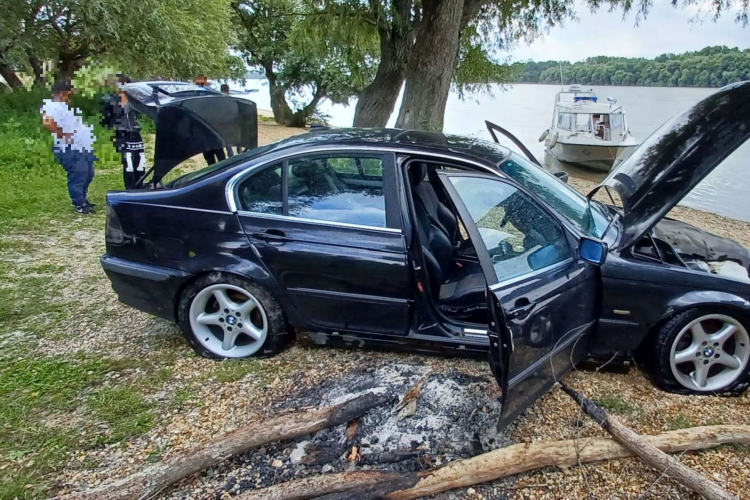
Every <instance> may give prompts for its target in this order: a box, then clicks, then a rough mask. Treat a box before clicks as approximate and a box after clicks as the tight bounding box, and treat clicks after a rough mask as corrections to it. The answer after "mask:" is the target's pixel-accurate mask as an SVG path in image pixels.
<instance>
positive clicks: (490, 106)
mask: <svg viewBox="0 0 750 500" xmlns="http://www.w3.org/2000/svg"><path fill="white" fill-rule="evenodd" d="M264 82H265V80H249V81H248V84H249V85H248V87H247V88H248V89H250V88H256V89H258V92H254V93H253V94H251V95H250V97H251V98H252V99H254V100H255V101H256V103H257V105H258V108H259V109H270V103H269V97H268V90H267V89H268V87H266V86H264ZM590 88H592V89H593V90H594V91H595V92H596V93H597V95H598V96H599V99H600V100H601V101H605V99H606V97H607V96H612V97H614V98H616V99H617V104H618V105H621V106H622V107H623V108H624V109H625V111H626V113H627V120H628V123H629V125H630V130H631V133H632V134H633V135H634V136H635V137H636V138H637V139H639V140H643V139H645V138H646V137H648V136H649V135H650V134H651V133H652V132H653V131H654V130H656V129H657V128H658V127H659V126H660V125H661V124H662V123H664V122H665V121H666V120H667V119H669V118H671V117H672V116H673V115H674V114H676V113H678V112H680V111H682V110H684V109H686V108H687V107H689V106H691V105H693V104H695V103H696V102H698V101H699V100H700V99H701V98H703V97H705V96H707V95H708V94H710V93H711V92H714V91H715V89H707V88H674V87H597V86H594V87H590ZM558 90H559V87H558V86H554V85H530V84H518V85H513V86H512V87H510V88H507V89H502V88H500V87H498V86H494V87H493V88H492V91H491V92H490V93H487V92H480V93H473V94H467V95H465V96H464V98H463V99H460V98H459V96H458V95H457V94H456V93H451V95H450V97H449V99H448V104H447V106H446V112H445V125H444V132H446V133H450V134H461V135H468V136H474V137H480V138H483V139H487V140H491V137H490V135H489V133H488V132H487V129H486V128H485V126H484V120H490V121H492V122H495V123H497V124H498V125H500V126H501V127H504V128H506V129H508V130H509V131H510V132H512V133H513V134H515V135H516V137H518V138H519V139H520V140H521V141H522V142H523V143H524V144H525V145H526V147H527V148H529V149H530V150H531V152H532V153H534V155H535V156H536V157H537V158H539V159H540V160H544V163H545V165H546V166H547V167H548V168H550V169H552V170H559V169H562V170H566V171H568V172H570V173H571V174H572V175H576V176H579V177H585V178H588V179H590V180H600V179H602V178H603V176H604V174H602V173H601V172H596V171H593V170H587V169H584V168H581V167H575V166H572V165H566V164H561V163H560V162H558V161H557V160H555V159H554V158H551V157H550V156H549V155H547V157H545V154H544V145H543V143H541V142H539V135H540V134H541V133H542V131H544V130H545V129H546V128H548V127H549V126H550V122H551V120H552V107H553V103H554V100H555V94H556V93H557V91H558ZM396 109H397V110H398V105H397V106H396ZM321 110H322V111H323V113H325V114H327V115H328V116H329V117H330V118H329V122H330V124H331V125H333V126H337V127H348V126H351V124H352V119H353V117H354V102H352V103H351V104H350V105H349V106H343V105H333V104H331V103H328V102H325V103H323V104H322V106H321ZM395 120H396V117H395V115H394V116H392V117H391V119H390V121H389V124H388V125H389V126H392V125H393V124H394V123H395ZM506 145H508V146H509V147H511V148H512V149H517V148H515V146H513V145H512V144H510V143H508V144H506ZM748 191H750V141H748V143H746V144H745V145H744V146H742V147H741V148H739V149H738V150H737V151H735V152H734V153H733V154H732V155H731V156H729V157H728V158H727V159H726V160H724V162H723V163H722V164H721V165H719V166H718V167H717V168H716V169H715V170H714V171H713V172H712V173H711V174H710V175H709V176H708V177H706V179H704V180H703V182H701V183H700V184H699V185H698V186H697V187H696V188H695V189H693V191H692V192H691V193H690V194H689V195H688V196H687V197H686V198H685V199H684V200H683V201H682V204H683V205H687V206H690V207H693V208H698V209H701V210H705V211H708V212H714V213H718V214H720V215H724V216H727V217H731V218H733V219H740V220H744V221H748V222H750V193H748Z"/></svg>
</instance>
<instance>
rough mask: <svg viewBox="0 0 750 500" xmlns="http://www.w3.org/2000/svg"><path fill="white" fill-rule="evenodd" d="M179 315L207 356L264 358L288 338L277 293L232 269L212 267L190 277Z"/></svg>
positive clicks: (193, 341) (198, 348)
mask: <svg viewBox="0 0 750 500" xmlns="http://www.w3.org/2000/svg"><path fill="white" fill-rule="evenodd" d="M177 317H178V323H179V325H180V328H181V329H182V332H183V334H184V335H185V338H186V339H187V341H188V343H189V344H190V345H191V346H192V348H193V349H194V350H195V352H196V353H198V354H199V355H200V356H204V357H207V358H214V359H228V358H246V357H250V356H252V357H256V358H266V357H270V356H273V355H275V354H277V353H279V352H280V351H281V350H282V349H283V347H284V345H285V343H286V341H287V339H288V338H289V331H288V328H287V323H286V318H285V316H284V313H283V311H282V309H281V307H280V306H279V303H278V302H277V301H276V299H275V298H274V297H273V295H271V293H270V292H269V291H268V290H266V289H265V288H264V287H262V286H260V285H258V284H257V283H254V282H252V281H250V280H248V279H246V278H243V277H240V276H236V275H233V274H227V273H211V274H208V275H205V276H201V277H199V278H198V279H196V280H195V281H193V282H192V283H190V284H189V285H188V286H187V287H186V288H185V290H184V291H183V292H182V294H181V296H180V301H179V304H178V310H177ZM225 341H226V342H227V343H226V344H225Z"/></svg>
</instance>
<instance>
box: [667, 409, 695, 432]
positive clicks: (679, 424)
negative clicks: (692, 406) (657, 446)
mask: <svg viewBox="0 0 750 500" xmlns="http://www.w3.org/2000/svg"><path fill="white" fill-rule="evenodd" d="M667 423H668V425H669V428H670V429H672V430H677V429H688V428H690V427H693V423H692V422H691V421H690V419H689V418H688V417H687V416H686V415H685V414H684V413H678V414H677V415H675V416H674V417H672V418H670V419H669V421H668V422H667Z"/></svg>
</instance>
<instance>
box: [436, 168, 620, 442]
mask: <svg viewBox="0 0 750 500" xmlns="http://www.w3.org/2000/svg"><path fill="white" fill-rule="evenodd" d="M438 176H439V178H440V180H441V182H442V184H443V185H444V186H445V189H446V192H447V193H448V195H449V196H450V197H451V200H452V201H453V203H454V204H455V206H456V208H457V210H458V213H459V216H460V217H461V221H462V223H463V225H464V227H465V228H466V232H467V233H468V235H469V238H470V239H471V241H472V243H473V244H474V247H475V248H476V252H477V256H478V258H479V261H480V264H481V268H482V272H483V273H484V276H485V278H486V280H487V302H488V304H487V307H488V336H489V340H490V365H491V367H492V371H493V374H494V375H495V377H496V378H497V380H498V383H499V384H500V386H501V387H502V414H501V418H500V421H499V423H498V426H499V427H503V426H505V425H507V424H508V423H510V422H511V421H512V420H513V419H515V418H516V417H517V416H518V415H519V414H520V413H521V412H523V411H524V410H525V409H527V408H528V407H529V406H531V405H532V404H533V403H534V402H535V401H536V400H537V399H539V398H540V397H541V396H542V395H544V393H546V392H547V391H548V390H549V389H550V388H551V387H552V386H553V385H554V384H555V382H556V380H558V379H559V378H560V377H562V376H563V375H565V374H566V373H567V372H568V371H570V370H571V369H572V367H573V366H574V365H575V364H576V363H578V362H579V361H581V360H582V359H584V358H585V357H586V356H587V355H588V353H589V350H590V346H591V342H592V336H593V334H594V332H595V329H596V324H597V318H598V315H599V304H600V297H601V293H600V287H601V281H600V278H599V270H598V267H597V264H601V262H602V261H603V259H604V258H605V256H606V246H604V245H603V244H601V243H600V242H596V241H593V240H589V239H587V238H581V242H579V241H578V238H577V237H576V236H575V235H573V234H572V233H571V232H570V231H569V230H567V229H566V228H565V227H564V226H563V224H561V222H560V220H559V219H558V218H557V217H556V216H555V215H554V214H552V213H551V212H549V211H548V210H547V209H546V208H545V207H544V206H543V205H542V204H540V203H538V202H537V201H536V200H535V199H534V198H533V197H532V196H530V195H529V194H527V193H526V192H524V191H523V190H522V189H521V188H519V187H518V186H517V185H514V184H513V183H511V182H509V181H507V180H506V179H502V178H500V177H498V176H494V175H488V174H483V173H475V172H448V171H443V172H439V173H438ZM582 244H586V245H587V246H588V245H589V244H591V245H593V247H594V248H595V249H596V248H598V250H600V251H601V253H600V254H598V260H597V261H596V263H592V261H593V260H592V259H590V258H589V259H588V260H584V259H583V258H581V254H583V253H584V247H583V246H581V245H582ZM596 245H600V246H599V247H596ZM595 254H596V252H595Z"/></svg>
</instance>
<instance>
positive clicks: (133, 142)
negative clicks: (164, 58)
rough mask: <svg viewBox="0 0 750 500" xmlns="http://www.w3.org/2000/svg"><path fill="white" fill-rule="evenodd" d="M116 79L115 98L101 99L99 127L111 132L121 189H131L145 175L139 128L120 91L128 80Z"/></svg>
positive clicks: (124, 77)
mask: <svg viewBox="0 0 750 500" xmlns="http://www.w3.org/2000/svg"><path fill="white" fill-rule="evenodd" d="M117 76H118V83H117V87H118V92H117V94H109V95H107V96H105V98H104V112H103V115H104V118H103V120H102V124H103V125H104V126H106V127H109V128H112V129H114V131H115V137H114V143H115V149H117V151H118V152H119V153H120V156H121V158H122V177H123V181H124V183H125V189H134V188H135V187H137V183H138V181H139V180H140V179H141V177H143V175H144V174H145V173H146V151H145V149H144V146H143V137H141V125H140V123H138V113H137V112H136V111H135V110H134V109H133V107H132V106H131V105H130V102H128V94H127V93H126V92H125V91H124V90H123V88H122V86H123V85H125V84H126V83H130V82H131V80H130V78H128V77H127V76H125V75H117Z"/></svg>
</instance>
